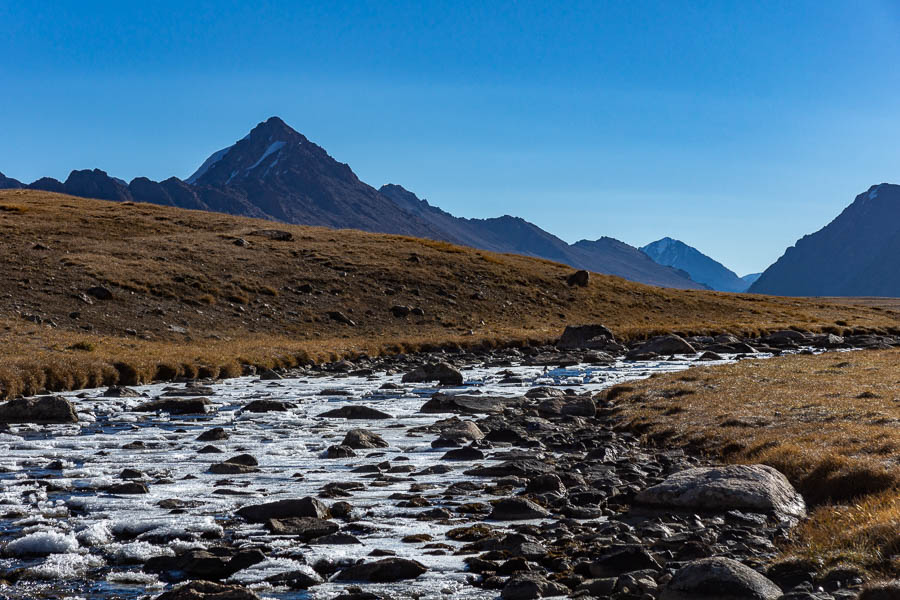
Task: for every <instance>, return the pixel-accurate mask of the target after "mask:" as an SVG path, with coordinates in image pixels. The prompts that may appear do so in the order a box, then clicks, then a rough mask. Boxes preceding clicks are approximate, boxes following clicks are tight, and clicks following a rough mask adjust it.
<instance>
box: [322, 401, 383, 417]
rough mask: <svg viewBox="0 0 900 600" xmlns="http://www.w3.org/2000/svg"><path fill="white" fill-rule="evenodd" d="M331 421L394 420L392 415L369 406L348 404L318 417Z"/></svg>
mask: <svg viewBox="0 0 900 600" xmlns="http://www.w3.org/2000/svg"><path fill="white" fill-rule="evenodd" d="M318 416H319V417H326V418H329V419H373V420H374V419H393V418H394V417H392V416H391V415H389V414H387V413H383V412H381V411H380V410H377V409H374V408H369V407H368V406H360V405H358V404H347V405H346V406H342V407H340V408H335V409H334V410H329V411H326V412H323V413H321V414H319V415H318Z"/></svg>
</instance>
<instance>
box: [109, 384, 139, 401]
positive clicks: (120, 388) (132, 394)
mask: <svg viewBox="0 0 900 600" xmlns="http://www.w3.org/2000/svg"><path fill="white" fill-rule="evenodd" d="M103 397H104V398H140V397H141V394H140V393H139V392H136V391H135V390H133V389H131V388H130V387H125V386H124V385H114V386H110V387H108V388H107V389H106V391H105V392H103Z"/></svg>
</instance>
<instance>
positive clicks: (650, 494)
mask: <svg viewBox="0 0 900 600" xmlns="http://www.w3.org/2000/svg"><path fill="white" fill-rule="evenodd" d="M635 502H637V503H639V504H644V505H650V506H660V507H669V508H681V509H685V510H691V511H694V510H709V511H718V512H725V511H729V510H733V509H738V510H750V511H757V512H767V513H774V514H776V515H779V516H786V517H796V518H802V517H804V516H806V504H805V503H804V501H803V497H802V496H800V494H798V493H797V491H796V490H795V489H794V487H793V486H792V485H791V484H790V483H789V482H788V480H787V478H786V477H785V476H784V475H782V474H781V473H779V472H778V471H776V470H775V469H773V468H772V467H769V466H765V465H728V466H724V467H696V468H693V469H688V470H686V471H681V472H679V473H675V474H674V475H671V476H669V477H668V478H667V479H666V480H665V481H663V482H662V483H659V484H657V485H654V486H652V487H649V488H647V489H645V490H643V491H642V492H640V493H638V494H637V496H636V497H635Z"/></svg>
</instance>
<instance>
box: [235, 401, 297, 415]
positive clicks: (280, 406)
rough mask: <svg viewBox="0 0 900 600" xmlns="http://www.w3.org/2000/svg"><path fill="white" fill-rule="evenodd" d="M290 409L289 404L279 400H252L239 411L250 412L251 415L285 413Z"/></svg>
mask: <svg viewBox="0 0 900 600" xmlns="http://www.w3.org/2000/svg"><path fill="white" fill-rule="evenodd" d="M290 409H291V404H290V403H288V402H281V401H279V400H254V401H253V402H250V403H249V404H247V405H245V406H244V408H242V409H241V410H242V411H243V412H251V413H266V412H287V411H288V410H290Z"/></svg>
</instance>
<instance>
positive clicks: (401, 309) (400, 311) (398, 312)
mask: <svg viewBox="0 0 900 600" xmlns="http://www.w3.org/2000/svg"><path fill="white" fill-rule="evenodd" d="M411 312H412V307H411V306H401V305H395V306H392V307H391V314H392V315H394V316H395V317H397V318H398V319H399V318H403V317H408V316H409V313H411Z"/></svg>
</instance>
